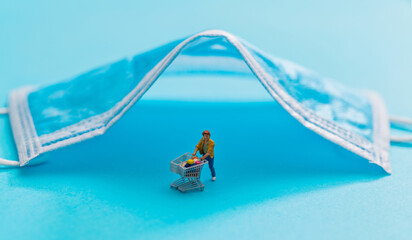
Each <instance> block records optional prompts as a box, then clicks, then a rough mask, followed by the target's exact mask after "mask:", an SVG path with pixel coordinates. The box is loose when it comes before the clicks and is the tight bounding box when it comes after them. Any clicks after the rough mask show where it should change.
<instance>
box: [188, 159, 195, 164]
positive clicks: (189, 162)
mask: <svg viewBox="0 0 412 240" xmlns="http://www.w3.org/2000/svg"><path fill="white" fill-rule="evenodd" d="M187 163H188V164H190V165H191V164H193V163H195V161H194V160H193V159H189V160H187Z"/></svg>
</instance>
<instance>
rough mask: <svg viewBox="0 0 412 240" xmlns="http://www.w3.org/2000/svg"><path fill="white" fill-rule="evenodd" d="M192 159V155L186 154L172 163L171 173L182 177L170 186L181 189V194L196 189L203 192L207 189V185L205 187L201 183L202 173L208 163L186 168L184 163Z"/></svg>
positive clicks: (204, 162)
mask: <svg viewBox="0 0 412 240" xmlns="http://www.w3.org/2000/svg"><path fill="white" fill-rule="evenodd" d="M191 157H192V154H190V153H185V154H183V155H182V156H180V157H178V158H176V159H175V160H173V161H171V162H170V171H171V172H174V173H177V174H179V175H180V176H181V178H179V179H177V180H176V181H174V182H172V183H171V184H170V187H171V188H174V189H179V191H181V192H186V191H189V190H194V189H200V191H203V189H204V188H205V185H203V183H202V182H201V181H200V173H201V172H202V168H203V166H204V165H205V164H206V163H207V161H206V160H203V161H202V162H201V163H200V164H197V165H193V166H191V167H187V168H185V167H184V162H186V161H187V160H189V159H190V158H191Z"/></svg>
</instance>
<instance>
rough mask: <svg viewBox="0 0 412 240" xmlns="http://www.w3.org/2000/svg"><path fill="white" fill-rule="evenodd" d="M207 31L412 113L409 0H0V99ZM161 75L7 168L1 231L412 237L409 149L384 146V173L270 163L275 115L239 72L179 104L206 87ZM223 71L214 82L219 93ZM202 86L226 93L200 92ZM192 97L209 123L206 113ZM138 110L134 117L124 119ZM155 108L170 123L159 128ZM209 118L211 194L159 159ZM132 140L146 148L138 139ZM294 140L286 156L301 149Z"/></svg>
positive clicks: (6, 141) (6, 140) (0, 145)
mask: <svg viewBox="0 0 412 240" xmlns="http://www.w3.org/2000/svg"><path fill="white" fill-rule="evenodd" d="M212 28H218V29H223V30H226V31H228V32H232V33H234V34H236V35H238V36H240V37H242V38H244V39H246V40H248V41H249V42H251V43H253V44H254V45H256V46H258V47H259V48H261V49H263V50H265V51H267V52H269V53H271V54H273V55H275V56H279V57H283V58H285V59H288V60H292V61H295V62H297V63H299V64H301V65H303V66H306V67H308V68H310V69H313V70H315V71H317V72H319V73H320V74H321V75H323V76H328V77H331V78H334V79H336V80H337V81H339V82H341V83H342V84H344V85H347V86H351V87H356V88H367V89H373V90H376V91H378V92H380V93H381V95H382V96H383V98H384V99H385V101H386V103H387V106H388V111H389V113H391V114H395V115H403V116H409V117H412V107H411V106H410V104H409V102H410V99H411V97H410V89H411V87H412V84H411V81H410V76H411V71H412V68H411V63H412V48H411V43H412V12H411V5H410V2H409V1H406V0H395V1H389V0H386V1H384V0H375V1H334V2H332V1H321V0H317V1H310V2H308V1H297V0H293V1H259V2H253V3H252V2H244V3H239V1H207V2H206V1H204V2H196V3H195V2H193V1H169V2H167V1H158V2H156V1H153V2H144V3H142V2H134V1H116V2H110V1H88V2H84V1H71V2H70V3H69V2H65V3H57V2H55V1H15V2H6V1H1V2H0V36H1V37H0V105H1V106H7V100H6V99H7V96H8V93H9V91H10V90H12V89H14V88H17V87H19V86H23V85H29V84H30V85H33V84H47V83H52V82H57V81H61V80H64V79H67V78H69V77H72V76H74V75H77V74H79V73H82V72H84V71H87V70H90V69H93V68H95V67H98V66H101V65H103V64H106V63H110V62H113V61H115V60H118V59H120V58H122V57H124V56H129V55H133V54H136V53H139V52H142V51H145V50H148V49H151V48H153V47H156V46H158V45H161V44H163V43H166V42H169V41H171V40H174V39H177V38H181V37H184V36H187V35H190V34H192V33H195V32H199V31H201V30H205V29H212ZM165 80H166V78H161V79H159V81H158V82H157V84H156V85H155V86H154V87H153V89H151V90H153V91H151V92H149V93H148V95H147V96H145V98H144V99H143V101H141V102H139V103H138V104H137V105H136V106H135V107H134V108H133V109H132V110H131V111H130V112H128V113H127V114H126V116H125V120H123V121H119V123H118V124H116V125H115V126H114V128H113V129H111V130H110V131H109V132H108V133H107V134H106V135H104V136H102V137H99V138H96V139H93V140H90V141H88V142H85V143H82V144H78V145H74V146H70V147H68V148H65V149H62V150H59V151H56V152H54V153H52V154H50V156H49V161H48V162H47V163H45V164H43V165H40V166H36V167H30V168H24V169H1V170H0V192H1V195H0V232H1V239H63V238H68V239H85V238H99V239H113V238H126V239H139V238H141V239H150V238H152V239H159V238H163V239H182V238H183V239H186V238H191V237H193V236H195V235H196V237H198V238H200V239H210V238H215V239H230V238H236V239H251V238H256V239H258V238H266V239H273V238H276V237H277V238H280V239H312V238H313V239H366V238H368V239H372V238H373V239H388V238H392V239H408V238H409V237H410V235H411V233H412V230H411V227H410V226H411V224H410V223H411V221H412V204H411V202H412V185H411V182H412V177H411V174H410V173H411V172H412V161H411V159H410V154H411V151H412V150H411V149H408V148H400V147H391V150H390V159H391V163H392V170H393V174H392V175H391V176H385V175H375V174H368V173H366V172H360V173H359V172H344V171H343V172H342V171H336V170H330V169H329V170H328V169H326V170H325V169H319V168H314V169H311V168H310V166H311V165H310V164H309V163H307V162H305V156H301V157H302V158H300V159H298V160H297V161H294V162H293V163H291V164H290V165H289V166H283V165H282V166H283V167H279V166H280V165H279V164H276V163H268V162H267V161H265V159H266V158H271V159H272V158H275V157H276V156H277V153H276V151H273V150H271V149H273V148H276V146H272V145H270V139H271V138H273V137H274V136H275V137H279V136H278V135H276V134H277V129H276V127H273V126H270V125H268V124H262V121H261V120H262V119H264V120H265V121H264V122H269V121H271V120H274V119H279V116H274V114H271V110H273V109H274V108H276V105H275V104H271V102H270V101H269V100H270V99H269V98H267V95H265V94H266V92H265V91H264V90H263V88H260V86H259V85H253V83H250V82H248V83H246V82H245V81H244V82H243V84H239V87H238V89H237V91H233V92H227V94H225V93H223V91H219V92H216V93H214V92H213V87H211V89H208V90H207V89H206V90H207V91H209V92H208V94H206V95H202V96H200V97H199V99H197V100H198V101H197V102H195V103H188V102H184V101H183V102H181V101H179V102H177V101H175V100H176V99H178V100H182V98H184V97H185V96H189V95H190V96H193V93H192V92H193V91H195V89H196V88H197V87H199V85H196V84H189V85H187V82H185V80H184V79H183V80H182V79H176V78H171V79H169V80H170V81H175V84H174V85H175V86H179V87H183V86H186V88H179V90H178V92H174V94H172V93H167V91H165V89H169V88H170V83H167V82H166V81H165ZM230 81H231V80H230V79H229V80H228V82H226V83H225V84H226V85H225V84H223V83H221V82H219V81H212V83H213V84H214V87H216V88H219V89H225V87H226V88H227V84H232V83H231V82H230ZM199 84H200V83H199ZM222 84H223V85H222ZM183 89H184V90H183ZM227 89H229V88H227ZM246 89H247V90H250V91H246ZM185 91H186V92H190V94H188V95H185ZM213 94H216V95H213ZM206 96H207V97H210V98H218V99H219V101H217V102H216V101H214V102H213V103H209V102H208V99H207V98H206ZM239 96H242V97H239ZM265 96H266V97H265ZM156 99H161V100H156ZM165 100H173V101H169V102H165ZM245 100H246V101H249V100H250V101H252V102H253V103H249V104H245V103H244V101H245ZM199 108H200V109H202V110H205V111H211V112H212V116H213V117H214V119H215V120H214V121H213V122H212V123H210V122H208V121H206V120H205V119H203V118H202V112H201V111H199V110H198V109H199ZM143 113H144V116H145V117H144V118H142V119H141V120H140V121H139V122H138V123H135V122H131V120H132V119H133V118H132V117H129V118H127V116H132V115H134V114H143ZM245 116H246V117H245ZM251 116H253V117H251ZM179 118H182V119H184V120H185V121H187V122H182V121H180V120H179ZM127 119H129V120H127ZM164 119H170V120H169V126H173V127H174V128H173V129H172V130H173V131H172V132H169V131H170V129H167V128H166V127H165V126H162V121H164ZM259 119H260V120H259ZM228 123H231V124H229V126H231V127H227V126H228ZM134 124H135V127H133V128H132V130H130V129H128V127H130V126H134ZM208 124H209V125H208ZM205 126H206V127H205ZM289 127H292V126H289ZM203 128H210V129H211V130H213V133H214V135H213V136H212V139H214V140H215V141H216V143H217V149H216V151H217V153H219V156H220V157H219V158H216V165H217V166H216V167H217V171H218V181H217V182H215V183H212V182H210V180H209V172H208V169H205V171H204V174H203V176H202V180H203V181H204V182H205V185H206V188H205V192H203V193H193V194H180V193H177V192H174V191H172V190H170V189H169V188H168V184H169V183H170V182H171V181H172V180H174V178H175V177H176V176H175V175H173V174H172V173H170V172H169V171H168V164H169V161H170V160H172V159H170V158H172V157H177V156H176V155H179V154H182V153H184V152H186V151H193V144H195V143H196V142H197V141H198V140H199V139H198V138H199V132H201V131H202V130H203ZM238 129H242V131H241V132H239V131H238ZM293 129H294V130H293V131H295V132H293V133H292V134H296V132H299V131H300V128H299V127H298V125H296V126H295V127H294V128H293ZM242 134H243V135H242ZM125 136H127V139H128V140H127V141H126V140H125ZM242 137H245V138H246V140H247V141H249V142H252V141H253V143H254V144H252V145H251V147H250V145H248V144H245V142H243V143H242V142H241V141H240V140H241V139H242ZM130 139H132V140H130ZM311 139H312V141H313V144H316V141H324V140H323V139H322V138H318V137H316V135H313V136H311ZM133 141H135V143H136V146H144V150H141V151H138V152H136V149H137V147H136V149H134V148H132V149H131V148H130V147H133V146H134V145H133V144H132V143H133ZM233 141H239V144H234V143H233ZM192 143H193V144H192ZM13 144H14V143H13V140H12V136H11V132H10V127H9V124H8V119H7V117H5V116H1V117H0V157H3V158H8V159H16V157H17V156H16V150H15V148H14V145H13ZM219 144H220V148H218V146H219ZM224 144H226V146H230V147H229V148H228V149H229V150H230V151H228V150H227V149H226V148H223V147H222V146H223V145H224ZM296 145H297V147H296V148H294V147H293V145H291V147H290V148H291V149H290V151H291V152H293V151H295V153H294V155H293V154H292V156H295V157H298V156H300V155H299V154H298V152H305V151H307V149H305V148H307V147H308V146H304V145H300V146H299V144H296ZM236 147H238V149H236ZM331 151H333V150H331ZM283 152H284V151H283ZM269 156H270V157H269ZM351 157H353V156H348V158H351ZM137 159H138V160H139V161H137ZM142 159H143V161H141V160H142ZM228 159H230V161H229V160H228ZM309 159H310V157H309ZM281 160H282V159H281ZM283 162H285V160H284V159H283ZM248 164H250V165H248ZM286 165H287V164H286ZM331 169H333V166H332V168H331Z"/></svg>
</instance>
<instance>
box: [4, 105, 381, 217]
mask: <svg viewBox="0 0 412 240" xmlns="http://www.w3.org/2000/svg"><path fill="white" fill-rule="evenodd" d="M175 105H177V107H176V106H175ZM175 105H173V106H172V105H171V104H167V103H164V102H148V103H142V104H140V105H138V107H136V109H134V110H132V111H130V112H128V113H127V114H126V116H125V117H124V118H123V119H122V120H121V121H119V122H118V123H117V124H115V126H114V127H113V128H112V129H110V130H109V131H108V132H107V133H106V134H105V135H103V136H100V137H96V138H94V139H91V140H88V141H86V142H84V143H81V144H77V145H73V146H69V147H66V148H64V149H61V150H58V151H54V152H52V153H50V155H49V160H48V161H47V162H46V163H44V164H41V165H38V166H35V167H28V168H22V169H19V170H16V171H19V174H18V177H17V178H15V179H13V180H11V181H12V184H13V185H18V186H23V187H29V188H30V187H31V188H35V189H45V190H47V191H53V192H56V193H61V194H65V192H66V191H70V192H72V193H73V192H74V193H79V194H80V193H82V194H84V193H85V192H86V193H87V194H90V195H93V198H96V199H100V200H104V202H106V203H107V204H108V205H110V206H122V207H125V208H127V209H129V210H130V211H131V212H133V213H135V214H137V215H142V216H144V217H145V219H148V220H156V221H160V222H167V223H182V222H186V221H190V220H193V219H200V218H203V217H207V216H210V215H213V214H216V213H220V212H224V211H227V210H230V209H236V208H238V207H244V206H248V205H250V204H257V203H260V202H264V201H267V200H277V199H282V198H285V197H289V196H293V195H296V194H302V193H306V192H310V191H317V190H321V189H326V188H333V187H338V186H343V185H347V184H355V183H362V182H368V181H374V180H377V179H379V178H381V177H384V176H387V174H385V173H384V172H383V170H382V169H381V168H380V167H378V166H376V165H374V164H369V163H368V161H366V160H364V159H362V158H360V157H358V156H356V155H355V154H352V153H350V152H348V151H347V150H345V149H343V148H341V147H339V146H337V145H336V144H333V143H330V142H329V141H327V140H326V139H324V138H322V137H320V136H319V135H317V134H315V133H313V132H311V131H309V130H307V129H305V128H304V127H302V126H301V125H300V123H298V122H297V121H296V120H294V119H290V116H289V115H288V114H287V113H283V114H276V115H274V113H273V112H275V113H276V112H277V111H275V110H276V109H274V108H277V106H276V105H273V104H271V103H270V104H269V103H264V104H262V103H253V104H246V105H245V104H241V105H237V104H215V105H213V106H212V107H211V108H210V110H211V113H210V114H211V115H210V117H211V119H213V118H214V119H215V120H216V121H211V120H210V119H203V120H202V119H199V120H196V122H190V121H182V119H187V118H188V117H190V116H193V114H197V112H198V108H199V104H185V105H184V106H180V105H179V104H176V103H175ZM188 105H189V106H188ZM209 105H210V104H209ZM201 107H202V108H203V109H205V108H206V107H207V106H201ZM137 110H139V111H137ZM277 110H279V109H277ZM272 111H273V112H272ZM277 113H278V112H277ZM136 116H138V117H136ZM227 119H229V120H227ZM280 124H281V125H280ZM279 126H282V127H281V128H279ZM204 128H208V129H210V130H211V132H212V137H211V138H212V139H213V140H214V141H215V142H216V149H215V155H216V157H215V167H216V171H217V181H216V182H212V181H211V180H210V171H209V169H208V166H207V165H205V167H204V169H203V171H202V176H201V181H202V182H203V183H204V185H205V190H204V191H203V192H200V191H193V192H191V193H184V194H183V193H180V192H179V191H177V190H174V189H171V188H170V186H169V184H170V183H171V182H173V181H174V180H176V179H178V178H179V176H178V175H176V174H174V173H171V172H170V169H169V168H170V164H169V162H170V161H171V160H173V159H175V158H177V157H178V156H180V155H182V154H183V153H185V152H188V151H193V150H194V149H193V148H194V145H195V144H196V143H197V141H199V139H200V137H201V135H200V133H201V132H202V131H203V130H204ZM176 129H179V130H176ZM282 129H287V131H286V130H282ZM297 136H299V138H298V137H297ZM279 139H281V140H279Z"/></svg>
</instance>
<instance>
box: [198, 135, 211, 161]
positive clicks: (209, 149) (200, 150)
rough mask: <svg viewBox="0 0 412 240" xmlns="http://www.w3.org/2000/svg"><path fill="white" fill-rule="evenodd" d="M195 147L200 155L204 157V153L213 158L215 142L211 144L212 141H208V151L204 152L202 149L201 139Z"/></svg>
mask: <svg viewBox="0 0 412 240" xmlns="http://www.w3.org/2000/svg"><path fill="white" fill-rule="evenodd" d="M196 147H197V149H199V152H200V154H202V155H205V154H206V153H209V155H210V157H211V158H213V157H214V149H215V142H213V141H212V139H209V143H208V144H207V148H208V149H206V151H205V149H203V138H202V139H200V141H199V143H198V144H197V145H196Z"/></svg>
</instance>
